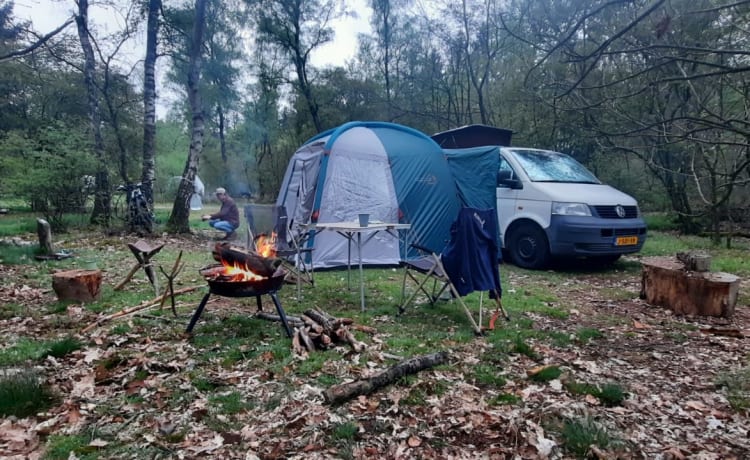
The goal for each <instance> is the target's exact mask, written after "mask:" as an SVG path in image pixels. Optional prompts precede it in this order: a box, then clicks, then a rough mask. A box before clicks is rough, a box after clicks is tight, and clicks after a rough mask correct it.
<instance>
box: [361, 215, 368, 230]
mask: <svg viewBox="0 0 750 460" xmlns="http://www.w3.org/2000/svg"><path fill="white" fill-rule="evenodd" d="M369 223H370V215H369V214H360V215H359V226H360V227H367V225H368V224H369Z"/></svg>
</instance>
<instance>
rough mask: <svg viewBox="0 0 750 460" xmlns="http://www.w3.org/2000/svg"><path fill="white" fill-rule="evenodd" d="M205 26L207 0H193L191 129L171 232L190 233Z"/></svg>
mask: <svg viewBox="0 0 750 460" xmlns="http://www.w3.org/2000/svg"><path fill="white" fill-rule="evenodd" d="M205 26H206V0H195V22H194V23H193V38H192V40H191V46H190V67H189V73H188V99H189V101H190V110H191V111H192V115H193V119H192V132H191V135H190V149H189V151H188V158H187V161H186V162H185V170H184V171H183V173H182V180H181V181H180V186H179V188H178V189H177V196H176V197H175V200H174V205H173V206H172V213H171V214H170V215H169V221H168V222H167V229H168V231H169V232H171V233H190V222H189V220H188V218H189V217H190V196H191V195H192V194H193V181H194V180H195V172H196V171H197V169H198V161H199V159H200V155H201V152H202V151H203V132H204V130H205V122H204V115H203V104H202V102H201V96H200V90H199V83H200V70H201V44H202V43H203V31H204V29H205Z"/></svg>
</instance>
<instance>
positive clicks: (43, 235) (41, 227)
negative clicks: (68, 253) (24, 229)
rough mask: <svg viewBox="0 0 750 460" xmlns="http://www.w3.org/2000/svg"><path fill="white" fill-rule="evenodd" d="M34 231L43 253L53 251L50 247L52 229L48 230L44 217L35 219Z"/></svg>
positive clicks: (46, 253)
mask: <svg viewBox="0 0 750 460" xmlns="http://www.w3.org/2000/svg"><path fill="white" fill-rule="evenodd" d="M36 233H37V236H39V248H40V249H41V250H42V251H43V253H44V255H50V254H52V253H53V252H55V251H54V249H52V230H50V226H49V222H47V221H46V220H44V219H37V220H36Z"/></svg>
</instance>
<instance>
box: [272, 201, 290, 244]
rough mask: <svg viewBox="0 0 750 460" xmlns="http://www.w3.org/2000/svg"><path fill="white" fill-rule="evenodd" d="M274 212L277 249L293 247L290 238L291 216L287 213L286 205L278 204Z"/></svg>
mask: <svg viewBox="0 0 750 460" xmlns="http://www.w3.org/2000/svg"><path fill="white" fill-rule="evenodd" d="M274 214H275V215H276V216H275V218H274V229H273V230H274V232H276V250H277V251H280V250H286V249H291V245H290V244H289V240H288V236H289V234H288V231H287V229H288V227H289V216H287V213H286V206H277V207H276V208H275V212H274Z"/></svg>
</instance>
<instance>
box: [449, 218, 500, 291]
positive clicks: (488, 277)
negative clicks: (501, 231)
mask: <svg viewBox="0 0 750 460" xmlns="http://www.w3.org/2000/svg"><path fill="white" fill-rule="evenodd" d="M497 239H498V238H497V214H496V211H495V210H494V209H476V208H462V209H461V211H460V212H459V214H458V219H456V221H455V222H453V224H452V226H451V239H450V242H449V243H448V245H447V246H446V247H445V249H444V250H443V252H442V254H441V260H442V262H443V266H444V267H445V271H446V272H447V274H448V277H449V278H450V280H451V282H452V283H453V285H454V286H455V287H456V290H457V291H458V293H459V295H461V296H462V297H463V296H465V295H467V294H469V293H471V292H473V291H491V292H492V291H494V292H497V295H500V294H501V292H502V291H501V287H500V271H499V269H498V263H497V261H498V260H499V258H498V247H497ZM494 292H492V294H493V296H494Z"/></svg>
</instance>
